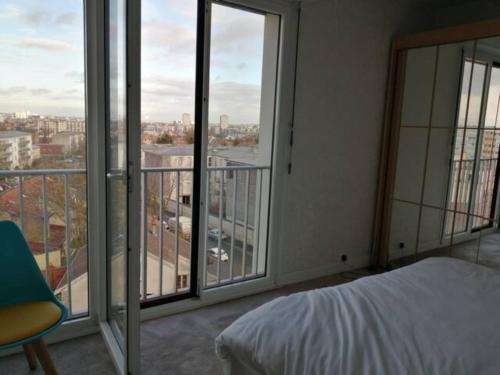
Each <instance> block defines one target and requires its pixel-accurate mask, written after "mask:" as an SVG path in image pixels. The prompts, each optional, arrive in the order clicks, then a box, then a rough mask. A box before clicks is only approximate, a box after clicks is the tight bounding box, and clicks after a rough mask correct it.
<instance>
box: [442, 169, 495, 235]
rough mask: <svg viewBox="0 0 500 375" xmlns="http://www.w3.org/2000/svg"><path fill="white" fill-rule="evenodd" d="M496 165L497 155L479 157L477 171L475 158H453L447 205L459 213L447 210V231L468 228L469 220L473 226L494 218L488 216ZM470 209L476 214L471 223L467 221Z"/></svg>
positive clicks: (456, 232)
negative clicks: (491, 157)
mask: <svg viewBox="0 0 500 375" xmlns="http://www.w3.org/2000/svg"><path fill="white" fill-rule="evenodd" d="M496 167H497V160H496V159H486V160H480V161H479V162H478V164H477V165H476V168H478V170H477V171H475V170H474V168H475V165H474V160H462V161H460V160H454V161H453V162H452V180H451V185H450V193H449V198H448V200H449V201H448V202H449V203H448V209H449V210H452V211H453V210H455V209H456V213H455V219H453V212H448V213H447V218H446V234H447V235H449V234H451V232H452V230H453V232H454V233H455V234H458V233H462V232H465V231H466V230H467V229H468V226H469V224H470V225H471V226H472V229H474V228H479V227H481V226H483V225H488V224H489V223H491V222H492V220H489V219H486V218H488V217H489V216H490V212H491V204H492V200H493V192H494V187H495V175H496ZM459 169H460V176H459ZM474 173H477V176H476V182H474ZM473 184H475V186H473ZM471 198H472V202H471ZM455 202H456V203H455ZM469 211H471V212H470V213H471V214H474V215H475V216H474V219H473V222H472V223H468V217H469V216H470V215H468V213H469ZM453 221H454V222H453ZM452 228H453V229H452Z"/></svg>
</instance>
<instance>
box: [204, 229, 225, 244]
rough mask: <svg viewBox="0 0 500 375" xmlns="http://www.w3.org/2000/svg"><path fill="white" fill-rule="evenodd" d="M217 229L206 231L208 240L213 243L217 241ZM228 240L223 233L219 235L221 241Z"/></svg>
mask: <svg viewBox="0 0 500 375" xmlns="http://www.w3.org/2000/svg"><path fill="white" fill-rule="evenodd" d="M219 233H220V231H219V228H213V229H209V230H208V238H210V239H211V240H215V241H218V240H219ZM227 238H228V235H227V234H226V233H224V231H222V233H221V235H220V239H221V240H226V239H227Z"/></svg>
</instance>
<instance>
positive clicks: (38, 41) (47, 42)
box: [18, 38, 72, 51]
mask: <svg viewBox="0 0 500 375" xmlns="http://www.w3.org/2000/svg"><path fill="white" fill-rule="evenodd" d="M18 46H19V47H21V48H38V49H44V50H50V51H65V50H70V49H71V48H72V45H71V44H70V43H68V42H65V41H62V40H55V39H46V38H24V39H22V40H21V41H20V42H19V43H18Z"/></svg>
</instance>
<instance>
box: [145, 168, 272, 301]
mask: <svg viewBox="0 0 500 375" xmlns="http://www.w3.org/2000/svg"><path fill="white" fill-rule="evenodd" d="M269 170H270V168H269V167H267V166H246V165H245V166H242V165H238V166H210V167H208V169H207V189H206V197H205V202H206V209H205V217H204V220H200V223H204V224H203V225H204V230H203V233H204V236H202V238H201V240H200V249H202V250H201V251H202V253H201V254H200V258H201V259H203V270H202V271H203V278H202V285H201V287H202V288H212V287H217V286H221V285H225V284H228V283H234V282H240V281H244V280H249V279H252V278H255V277H259V276H261V275H263V274H264V273H265V254H264V253H265V245H260V244H261V242H262V243H263V244H265V241H264V239H265V237H262V233H261V219H260V217H261V216H262V213H264V211H263V210H262V206H263V202H264V201H265V199H263V198H262V196H263V194H265V193H266V191H267V190H268V189H267V190H266V189H263V186H265V185H264V183H263V180H264V179H265V178H267V177H268V176H266V174H268V172H269ZM192 177H193V169H192V168H143V169H142V170H141V178H142V202H143V204H142V228H141V232H142V233H141V239H142V249H141V300H142V301H147V300H148V299H154V298H158V297H166V296H173V295H176V294H179V293H184V292H186V291H188V290H189V280H190V271H191V242H190V239H191V230H192V228H191V212H192V207H191V203H192V202H191V199H190V197H191V193H192ZM144 202H146V204H144ZM265 214H266V215H267V211H266V212H265ZM261 240H262V241H261ZM259 257H261V259H260V261H259Z"/></svg>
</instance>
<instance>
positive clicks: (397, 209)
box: [389, 200, 419, 259]
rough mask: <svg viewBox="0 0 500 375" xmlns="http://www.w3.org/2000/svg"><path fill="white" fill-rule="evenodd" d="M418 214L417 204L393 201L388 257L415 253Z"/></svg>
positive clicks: (396, 257) (401, 256)
mask: <svg viewBox="0 0 500 375" xmlns="http://www.w3.org/2000/svg"><path fill="white" fill-rule="evenodd" d="M418 215H419V206H418V205H417V204H410V203H406V202H399V201H397V200H394V201H393V205H392V217H391V234H390V239H389V257H390V259H398V258H403V257H406V256H409V255H413V254H414V253H415V248H416V244H417V231H418Z"/></svg>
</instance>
